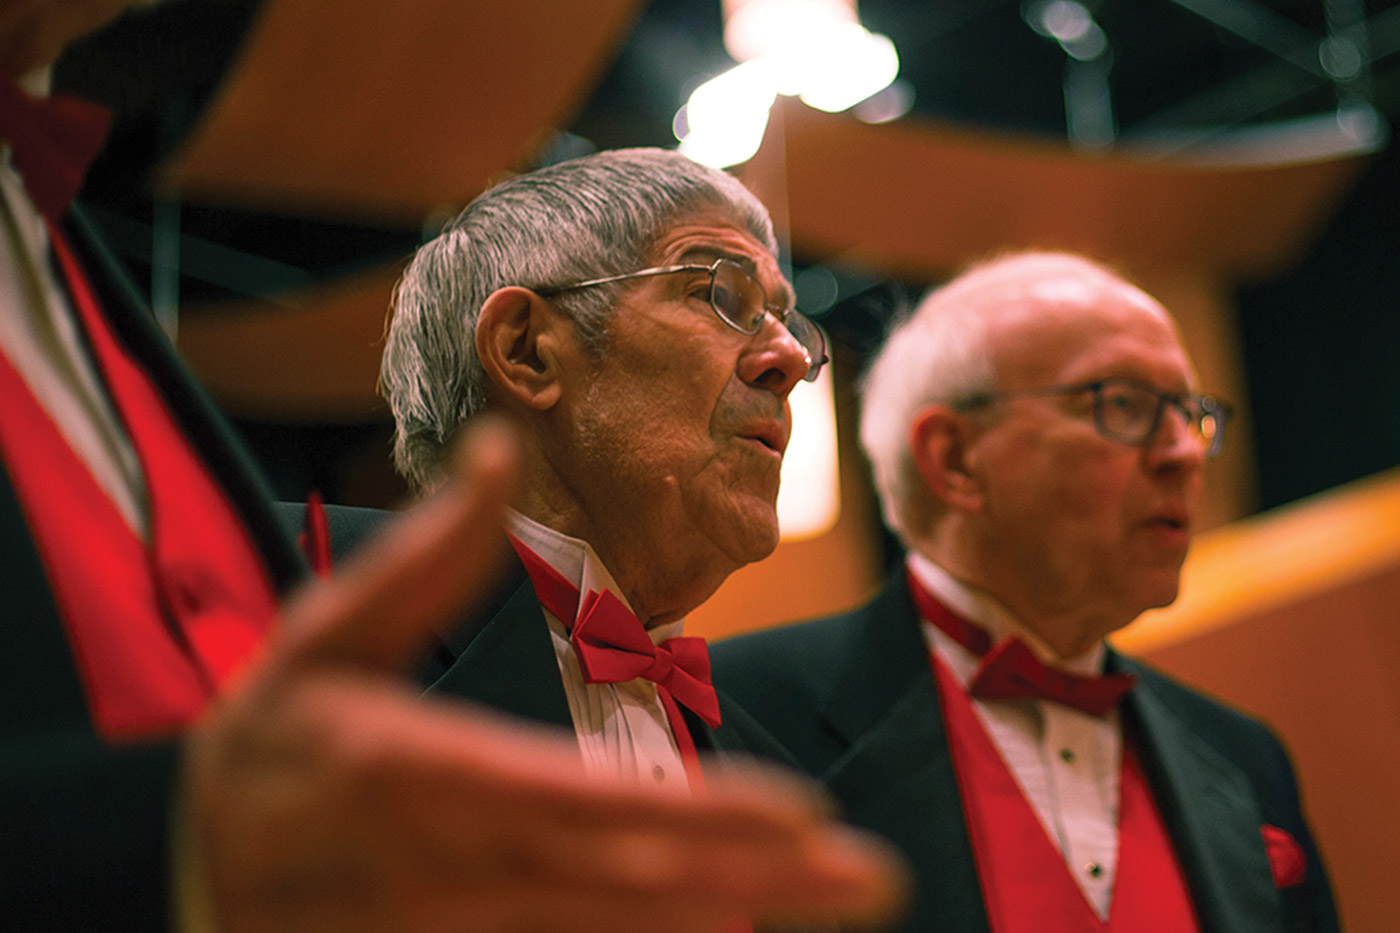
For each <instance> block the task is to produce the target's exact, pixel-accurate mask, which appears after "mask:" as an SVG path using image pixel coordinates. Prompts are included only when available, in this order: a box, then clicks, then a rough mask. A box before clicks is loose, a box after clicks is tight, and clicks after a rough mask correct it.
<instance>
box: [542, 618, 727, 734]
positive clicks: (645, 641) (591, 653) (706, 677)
mask: <svg viewBox="0 0 1400 933" xmlns="http://www.w3.org/2000/svg"><path fill="white" fill-rule="evenodd" d="M570 640H571V641H572V642H573V645H574V650H575V651H576V652H577V653H578V662H579V667H581V668H582V669H583V677H584V680H586V681H587V682H588V683H590V684H604V683H619V682H622V681H628V680H633V679H635V678H637V677H641V678H644V679H646V680H650V681H652V682H653V683H655V684H656V685H657V686H658V687H663V688H665V689H666V690H667V691H668V692H670V694H671V696H673V697H675V699H676V702H677V703H680V704H681V705H683V706H685V707H686V708H687V709H689V710H690V711H691V712H693V713H695V714H696V715H697V716H699V717H700V718H701V719H703V720H705V722H706V723H708V724H709V725H710V727H711V728H714V727H715V726H718V725H719V723H720V713H719V701H718V700H717V699H716V698H715V688H714V686H713V685H712V684H711V682H710V650H709V648H708V647H707V646H706V645H705V640H704V639H703V638H668V639H666V640H665V641H663V642H662V643H661V644H659V645H653V644H652V642H651V639H650V638H649V637H648V636H647V632H646V629H645V628H643V627H642V623H641V622H640V621H639V620H638V619H637V617H636V616H634V615H633V614H632V613H631V612H630V611H628V609H627V607H626V606H624V605H623V604H622V600H620V599H618V598H617V596H615V595H614V594H613V593H612V592H611V591H604V592H603V593H601V594H600V593H597V592H594V591H589V593H588V594H587V595H586V596H584V598H583V604H582V606H581V607H580V609H579V616H578V621H577V622H575V623H574V627H573V632H572V634H571V635H570Z"/></svg>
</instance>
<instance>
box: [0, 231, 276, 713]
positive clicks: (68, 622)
mask: <svg viewBox="0 0 1400 933" xmlns="http://www.w3.org/2000/svg"><path fill="white" fill-rule="evenodd" d="M54 249H55V252H56V254H57V255H58V257H59V260H60V262H61V263H62V265H63V267H64V272H65V273H66V275H67V278H68V282H69V286H70V289H71V292H72V297H73V303H74V305H75V306H76V308H77V311H78V318H79V321H80V324H81V325H82V327H83V328H84V329H85V330H86V332H87V335H88V338H89V340H90V343H91V346H92V349H93V352H94V354H95V356H96V359H97V363H98V368H99V370H100V371H101V374H102V376H103V379H104V381H105V383H106V385H107V387H108V389H109V391H110V393H111V397H112V399H113V401H114V403H115V406H116V409H117V412H118V415H119V417H120V419H121V421H122V422H123V424H124V426H125V427H126V430H127V434H128V436H129V437H130V439H131V442H132V444H133V445H134V447H135V449H136V453H137V457H138V459H139V461H140V464H141V468H142V473H143V475H144V477H145V483H146V489H147V493H148V495H149V497H150V508H149V512H148V516H147V517H148V521H149V529H150V533H149V537H150V540H149V541H145V540H142V539H141V538H140V537H139V536H138V535H137V534H135V533H134V532H133V531H132V529H131V527H130V526H129V525H127V523H126V522H125V521H124V520H123V519H122V517H121V514H120V512H119V511H118V510H117V508H116V507H115V506H114V505H113V504H112V502H111V500H110V499H109V498H108V497H107V495H106V493H105V492H104V491H103V490H102V488H101V487H100V486H99V485H98V483H97V482H96V480H94V479H93V477H92V474H91V473H90V472H89V470H88V469H87V466H86V465H85V464H84V463H83V462H82V461H81V460H80V459H79V458H78V456H77V455H76V454H75V453H74V452H73V450H72V448H71V447H70V446H69V445H68V442H67V440H66V439H65V438H64V436H63V435H62V434H61V433H60V432H59V430H58V428H57V427H56V426H55V425H54V423H53V421H52V420H51V419H50V418H49V416H48V414H47V412H46V411H45V410H44V409H43V408H42V407H41V406H40V404H39V403H38V401H37V400H36V399H35V398H34V395H33V393H32V392H31V391H30V389H29V386H28V384H27V383H26V382H25V381H24V379H23V378H22V377H20V375H19V374H18V372H17V371H16V370H15V369H14V367H13V365H12V364H11V363H10V361H9V359H8V358H7V357H6V356H5V355H4V354H3V353H0V397H2V398H3V399H4V405H5V413H4V417H3V418H0V452H3V456H4V462H5V467H6V468H7V469H8V471H9V473H10V476H11V479H12V480H13V483H14V487H15V491H16V494H17V495H18V497H19V500H20V504H21V507H22V509H23V511H24V514H25V516H26V518H27V520H28V523H29V526H30V530H31V532H32V534H33V536H34V540H35V545H36V548H37V550H38V553H39V557H40V559H41V560H42V562H43V564H44V567H45V570H46V572H47V574H48V577H49V584H50V587H51V589H52V590H53V593H54V599H55V602H56V603H57V605H58V609H59V612H60V614H61V615H62V617H63V622H64V625H65V627H66V630H67V633H68V639H69V642H70V644H71V645H72V649H73V656H74V659H75V663H76V666H77V669H78V673H79V678H80V680H81V681H82V683H83V686H84V688H85V690H86V693H87V697H88V704H89V709H90V710H91V713H92V718H93V723H94V725H95V726H96V728H97V730H98V732H99V733H100V734H101V735H103V736H105V737H107V738H118V737H137V736H149V735H155V734H161V733H168V732H172V731H175V730H176V729H178V728H179V727H181V726H183V725H185V724H187V723H189V722H190V721H191V720H193V719H194V718H195V717H197V716H198V715H199V714H200V713H201V712H202V711H203V710H204V708H205V706H206V705H207V704H208V701H209V699H210V698H211V697H212V696H213V695H214V692H215V691H216V690H217V689H218V687H219V685H221V684H222V683H224V682H225V681H226V680H227V679H228V678H229V677H230V676H232V675H233V674H234V673H235V672H236V671H237V670H238V669H239V668H240V667H241V666H242V665H243V664H245V663H246V662H247V661H248V660H249V658H250V657H251V655H252V654H253V652H254V650H255V649H256V647H257V645H258V644H259V643H260V642H261V641H262V639H263V637H264V635H265V634H266V632H267V631H268V628H269V626H270V625H271V622H272V620H273V618H274V616H275V613H276V597H275V595H274V593H273V589H272V586H271V584H270V583H269V582H268V577H267V573H266V570H265V569H264V567H263V565H262V563H261V561H260V560H259V558H258V556H257V552H256V550H255V549H254V547H253V545H252V542H251V541H250V540H249V538H248V536H247V533H246V532H245V531H244V529H243V526H242V524H241V523H240V522H239V520H238V517H237V515H236V514H235V512H234V510H233V508H232V506H231V505H230V504H229V502H228V501H227V499H226V498H225V496H224V494H223V492H222V490H221V489H220V488H219V487H218V485H217V484H216V483H215V482H214V480H213V479H212V478H211V477H210V475H209V473H208V471H207V470H206V469H205V468H204V465H203V463H202V462H201V460H200V458H199V456H198V455H197V454H196V453H195V452H194V451H193V450H192V449H191V448H190V445H189V443H188V441H187V440H186V439H185V437H184V435H183V433H182V432H181V431H180V429H179V427H178V426H177V425H176V424H175V421H174V419H173V418H172V417H171V415H170V412H169V410H168V409H167V408H166V406H165V404H164V403H163V402H162V401H161V398H160V395H159V393H158V391H157V390H156V389H155V387H154V386H153V385H152V384H151V382H150V380H149V379H148V378H147V376H146V375H145V373H144V372H142V370H141V369H140V367H139V366H138V365H137V364H136V363H135V362H134V361H133V359H132V358H131V356H130V355H129V354H128V353H127V351H126V350H125V349H124V348H123V347H121V346H120V345H119V344H118V343H117V341H116V339H115V338H114V336H113V334H112V333H111V331H110V329H109V328H108V326H107V323H106V321H105V320H104V319H103V317H102V315H101V313H100V312H99V311H98V309H97V305H96V302H95V300H94V298H93V296H92V294H91V292H90V290H89V289H88V287H87V285H86V282H85V281H84V280H83V278H82V275H81V273H80V272H79V270H78V267H77V264H76V262H75V261H74V260H73V257H72V256H71V254H69V253H68V251H67V249H66V248H65V247H64V246H63V244H62V243H61V241H59V240H58V239H57V238H55V240H54Z"/></svg>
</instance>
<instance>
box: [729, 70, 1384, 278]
mask: <svg viewBox="0 0 1400 933" xmlns="http://www.w3.org/2000/svg"><path fill="white" fill-rule="evenodd" d="M1300 145H1301V141H1300ZM1261 158H1262V157H1261ZM1364 162H1365V158H1364V156H1360V155H1345V156H1338V157H1333V158H1307V159H1304V160H1302V161H1290V160H1288V159H1287V158H1284V157H1283V156H1282V155H1279V156H1277V157H1275V158H1274V159H1273V160H1271V161H1267V162H1264V161H1260V162H1256V163H1253V164H1250V163H1247V162H1244V163H1242V162H1239V161H1234V162H1223V161H1214V162H1209V163H1207V162H1192V161H1188V160H1187V159H1185V158H1183V157H1178V158H1173V159H1166V158H1160V159H1149V158H1148V157H1147V156H1146V155H1138V156H1134V155H1128V154H1120V153H1113V154H1103V155H1097V156H1085V155H1081V154H1078V153H1076V152H1075V151H1073V150H1071V149H1070V148H1069V147H1068V146H1066V145H1060V144H1056V143H1052V142H1048V141H1043V140H1036V139H1032V138H1026V137H1015V136H1010V135H998V134H995V133H991V132H986V131H974V130H971V129H958V128H953V127H950V126H944V125H939V124H934V123H930V122H928V121H926V120H920V119H916V118H913V117H905V118H904V119H902V120H900V121H898V122H895V123H889V124H883V125H868V124H865V123H862V122H860V121H859V120H857V119H856V118H855V117H853V116H851V115H849V114H828V113H822V112H820V111H817V110H813V109H811V108H810V107H806V106H804V105H802V104H800V103H798V102H796V101H794V100H792V99H790V98H780V99H779V103H778V105H777V106H776V107H775V108H774V112H773V119H772V121H771V123H770V126H769V130H768V135H767V136H766V137H765V139H764V142H763V147H762V148H761V149H760V150H759V153H758V154H757V155H756V156H755V157H754V158H753V159H752V160H751V161H750V162H749V163H747V164H746V165H745V166H744V168H743V172H742V177H743V178H744V181H745V182H746V184H748V185H749V186H750V187H751V188H752V189H753V190H754V191H755V192H756V193H757V194H758V195H759V197H760V198H762V199H763V200H764V201H765V202H766V203H767V204H769V206H770V208H772V209H773V210H774V212H775V214H777V215H779V216H782V217H784V218H785V220H786V224H787V228H788V231H789V234H790V236H791V239H792V244H793V247H794V249H795V250H797V251H799V252H802V253H804V254H806V255H808V256H813V257H834V258H839V259H843V260H847V261H851V262H854V263H859V264H861V265H864V266H866V267H869V268H872V269H875V270H881V271H885V272H889V273H894V274H897V275H902V276H905V277H908V278H911V279H914V280H920V279H922V280H932V279H935V278H940V277H943V276H946V275H947V274H948V273H949V272H950V271H953V270H955V269H957V268H958V267H960V266H962V265H965V264H966V263H967V262H969V261H972V260H975V259H979V258H982V257H983V256H985V255H987V254H988V253H992V252H997V251H1001V250H1006V249H1011V248H1017V247H1037V248H1055V249H1069V250H1074V251H1079V252H1086V253H1088V254H1090V255H1093V256H1097V257H1100V258H1103V259H1107V260H1110V261H1114V262H1118V263H1122V264H1125V265H1128V266H1131V267H1134V268H1139V269H1141V268H1153V267H1186V268H1193V269H1198V270H1211V271H1212V272H1214V273H1216V274H1220V275H1222V276H1223V277H1225V278H1231V279H1237V278H1241V277H1255V276H1260V275H1264V274H1266V273H1268V272H1270V271H1271V270H1274V269H1277V268H1280V267H1281V266H1283V265H1284V264H1286V263H1287V262H1288V261H1289V260H1291V259H1293V258H1294V257H1295V256H1296V255H1298V253H1299V252H1300V251H1301V250H1302V249H1303V248H1304V247H1305V246H1306V245H1307V244H1308V243H1309V242H1311V239H1312V237H1314V236H1315V235H1316V233H1317V231H1318V230H1319V228H1320V225H1321V223H1322V222H1323V221H1324V220H1325V219H1326V218H1327V216H1329V213H1330V211H1331V209H1332V208H1333V206H1334V205H1335V203H1336V202H1337V200H1338V198H1339V196H1340V195H1341V193H1342V192H1344V191H1345V190H1346V189H1347V188H1348V187H1349V185H1350V184H1351V182H1352V180H1353V179H1354V177H1355V175H1356V173H1357V171H1358V169H1359V168H1360V167H1361V165H1363V164H1364Z"/></svg>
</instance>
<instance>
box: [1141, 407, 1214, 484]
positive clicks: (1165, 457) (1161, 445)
mask: <svg viewBox="0 0 1400 933" xmlns="http://www.w3.org/2000/svg"><path fill="white" fill-rule="evenodd" d="M1208 444H1209V441H1208V440H1206V439H1205V438H1203V437H1201V435H1200V432H1199V431H1197V430H1196V427H1195V425H1194V424H1193V423H1192V421H1191V417H1190V416H1189V415H1188V414H1187V413H1186V412H1184V411H1182V410H1181V409H1180V408H1178V407H1177V406H1175V405H1167V406H1166V410H1165V411H1163V412H1162V420H1161V423H1160V424H1158V425H1157V431H1156V433H1154V434H1153V435H1152V438H1151V440H1150V442H1149V443H1148V445H1147V454H1148V456H1149V457H1150V458H1151V459H1152V460H1153V461H1154V462H1155V463H1158V464H1160V465H1162V466H1172V467H1177V468H1181V469H1200V468H1201V467H1202V466H1203V465H1204V464H1205V461H1206V448H1207V446H1208Z"/></svg>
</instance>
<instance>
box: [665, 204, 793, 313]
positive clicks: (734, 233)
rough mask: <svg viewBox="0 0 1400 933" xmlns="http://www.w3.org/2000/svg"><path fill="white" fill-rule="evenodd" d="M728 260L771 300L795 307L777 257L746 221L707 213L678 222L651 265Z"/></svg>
mask: <svg viewBox="0 0 1400 933" xmlns="http://www.w3.org/2000/svg"><path fill="white" fill-rule="evenodd" d="M716 259H728V260H730V261H732V262H734V263H735V264H736V265H738V266H739V267H740V268H742V269H744V270H745V271H746V272H748V273H749V274H750V275H752V276H754V278H755V279H757V280H758V282H759V283H760V284H761V285H762V286H763V288H764V290H765V291H766V292H767V293H768V297H769V299H770V300H776V301H778V302H785V303H786V304H788V305H791V302H792V288H791V286H790V285H789V284H788V281H787V279H786V278H785V277H784V276H783V273H782V269H781V267H780V266H779V264H778V259H777V257H776V256H775V255H774V254H773V253H772V252H771V251H770V250H769V249H768V246H767V245H766V244H764V243H763V242H762V241H760V240H759V239H758V238H757V237H755V236H754V234H753V231H752V230H750V229H749V228H748V227H747V226H746V225H745V224H744V223H743V220H742V218H739V217H735V216H734V215H733V214H731V213H729V212H727V211H722V210H717V209H716V210H707V211H700V212H696V213H691V214H687V215H685V216H684V217H681V218H678V219H677V220H675V221H673V222H672V223H671V224H670V225H668V226H667V227H666V228H665V229H664V230H662V232H661V234H660V236H658V237H657V239H656V242H655V243H653V244H652V248H651V250H650V259H649V262H650V263H651V264H653V265H658V266H670V265H710V264H711V263H713V262H714V261H715V260H716Z"/></svg>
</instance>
